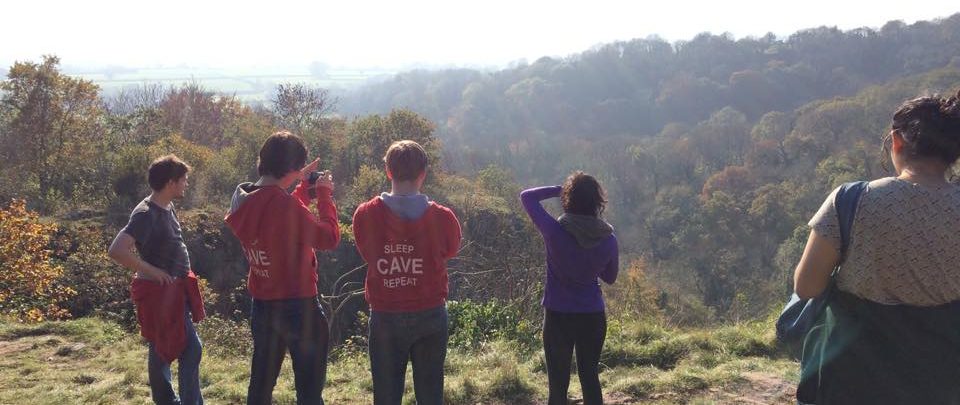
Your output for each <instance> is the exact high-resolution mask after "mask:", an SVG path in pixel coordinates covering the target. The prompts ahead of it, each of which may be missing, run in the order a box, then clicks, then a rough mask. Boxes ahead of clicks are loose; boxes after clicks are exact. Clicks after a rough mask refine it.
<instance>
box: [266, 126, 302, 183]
mask: <svg viewBox="0 0 960 405" xmlns="http://www.w3.org/2000/svg"><path fill="white" fill-rule="evenodd" d="M306 162H307V147H306V146H304V145H303V139H301V138H300V137H299V136H296V135H294V134H292V133H290V132H289V131H279V132H276V133H274V134H273V135H270V137H269V138H267V140H266V141H264V142H263V146H261V147H260V157H259V159H257V173H259V174H260V175H261V176H265V175H270V176H273V177H276V178H278V179H279V178H281V177H283V176H286V175H287V173H290V172H292V171H294V170H300V169H301V168H302V167H303V165H304V164H306Z"/></svg>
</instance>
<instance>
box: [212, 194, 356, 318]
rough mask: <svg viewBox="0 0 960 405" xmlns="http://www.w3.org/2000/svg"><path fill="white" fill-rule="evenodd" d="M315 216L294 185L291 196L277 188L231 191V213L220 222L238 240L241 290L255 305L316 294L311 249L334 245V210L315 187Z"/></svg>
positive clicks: (336, 240) (336, 232)
mask: <svg viewBox="0 0 960 405" xmlns="http://www.w3.org/2000/svg"><path fill="white" fill-rule="evenodd" d="M317 194H318V198H317V211H318V214H317V215H314V214H313V213H312V212H310V209H309V208H307V206H308V204H309V203H310V198H309V197H308V196H307V189H306V187H305V186H304V184H303V183H300V185H299V186H297V188H296V190H294V192H293V194H287V192H286V191H285V190H283V189H282V188H280V187H279V186H264V187H255V186H253V185H252V184H250V183H244V184H241V185H239V186H237V191H236V193H234V196H233V204H232V207H231V211H230V213H229V214H227V216H226V218H224V220H225V221H226V222H227V226H229V227H230V229H231V230H232V231H233V234H234V235H236V236H237V239H240V244H241V245H243V251H244V255H246V257H247V262H248V263H249V264H250V272H249V274H248V275H247V287H248V288H249V289H250V295H251V296H253V298H255V299H258V300H279V299H291V298H308V297H313V296H316V295H317V257H316V254H315V253H314V249H318V250H330V249H333V248H335V247H336V246H337V244H338V243H340V226H339V223H338V222H337V207H336V206H335V205H334V203H333V199H332V198H331V196H330V190H329V189H326V188H317Z"/></svg>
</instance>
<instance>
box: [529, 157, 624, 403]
mask: <svg viewBox="0 0 960 405" xmlns="http://www.w3.org/2000/svg"><path fill="white" fill-rule="evenodd" d="M553 197H560V200H561V202H562V203H563V212H564V213H563V215H561V216H560V218H559V219H554V218H553V217H551V216H550V214H548V213H547V211H546V210H545V209H543V205H541V204H540V202H541V201H543V200H546V199H548V198H553ZM520 201H521V202H522V203H523V208H524V209H525V210H526V211H527V215H529V216H530V219H531V220H533V224H534V225H535V226H536V227H537V230H539V231H540V234H541V235H542V236H543V242H544V245H545V246H546V251H547V282H546V284H545V286H544V294H543V307H544V316H543V351H544V354H545V356H546V360H547V380H548V381H549V384H550V398H549V400H548V402H547V403H548V404H549V405H555V404H563V405H566V404H567V388H568V387H569V385H570V362H571V356H572V354H573V351H574V350H576V353H577V374H578V375H579V376H580V386H581V388H582V389H583V403H584V405H592V404H602V403H603V393H602V392H601V390H600V376H599V369H598V366H599V364H600V351H601V350H602V349H603V341H604V339H605V338H606V336H607V315H606V312H605V306H604V303H603V294H602V293H601V292H600V282H599V281H598V278H599V279H600V280H603V281H604V282H606V283H607V284H613V282H614V281H616V279H617V272H618V271H619V264H620V263H619V249H618V247H617V237H616V236H614V234H613V226H611V225H610V224H609V223H607V222H606V221H604V220H603V219H602V218H601V214H602V213H603V209H604V206H605V205H606V203H607V200H606V194H605V192H604V191H603V187H602V186H601V185H600V182H598V181H597V179H595V178H593V176H590V175H587V174H584V173H583V172H581V171H577V172H574V173H573V174H571V175H570V176H569V177H567V180H566V181H565V182H564V183H563V186H547V187H537V188H531V189H529V190H524V191H523V192H521V193H520Z"/></svg>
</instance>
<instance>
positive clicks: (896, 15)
mask: <svg viewBox="0 0 960 405" xmlns="http://www.w3.org/2000/svg"><path fill="white" fill-rule="evenodd" d="M957 12H960V3H958V2H956V0H949V1H946V0H925V1H919V2H913V1H886V2H881V1H876V0H870V1H865V0H851V1H843V0H804V1H777V0H765V1H761V0H726V1H689V0H665V1H649V0H648V1H642V0H635V1H611V0H578V1H566V0H554V1H540V0H485V1H469V2H468V1H459V0H393V1H373V0H347V1H317V0H314V1H292V0H271V1H260V2H245V1H236V0H234V1H220V0H215V1H211V0H188V1H185V0H166V1H163V2H147V1H142V0H86V1H75V0H72V1H49V0H31V1H16V2H4V3H0V13H2V14H3V15H5V16H6V18H4V19H3V23H2V24H0V62H2V63H10V62H12V61H14V60H39V59H40V56H41V55H44V54H56V55H58V56H60V58H61V61H62V62H63V63H64V64H65V65H75V66H107V65H119V66H129V67H146V66H176V65H187V66H205V67H270V66H294V65H301V66H302V65H305V64H308V63H310V62H311V61H322V62H324V63H326V64H328V65H330V66H333V67H367V68H373V67H384V68H398V67H406V66H412V65H416V64H423V65H434V66H471V67H476V66H492V67H496V66H504V65H507V64H509V63H511V62H514V61H518V60H521V59H525V60H528V61H531V62H532V61H534V60H536V59H537V58H539V57H542V56H567V55H570V54H574V53H578V52H581V51H584V50H587V49H589V48H590V47H592V46H595V45H598V44H601V43H608V42H612V41H616V40H629V39H633V38H646V37H648V36H651V35H658V36H660V37H661V38H664V39H666V40H669V41H671V42H673V41H676V40H683V39H691V38H693V37H694V36H695V35H696V34H698V33H701V32H712V33H715V34H719V33H723V32H729V33H731V34H733V35H734V37H736V38H741V37H745V36H757V37H759V36H763V35H764V34H766V33H768V32H772V33H774V34H775V35H777V36H780V37H786V36H788V35H789V34H791V33H793V32H795V31H797V30H800V29H804V28H811V27H817V26H824V25H825V26H837V27H839V28H841V29H845V30H846V29H852V28H858V27H874V28H879V27H880V26H882V25H883V24H884V23H886V22H887V21H890V20H901V21H904V22H906V23H908V24H910V23H913V22H915V21H917V20H931V19H935V18H941V17H948V16H950V15H952V14H954V13H957Z"/></svg>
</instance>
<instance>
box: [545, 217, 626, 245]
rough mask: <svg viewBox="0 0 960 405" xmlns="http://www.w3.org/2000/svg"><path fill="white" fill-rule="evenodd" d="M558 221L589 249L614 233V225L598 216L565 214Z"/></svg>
mask: <svg viewBox="0 0 960 405" xmlns="http://www.w3.org/2000/svg"><path fill="white" fill-rule="evenodd" d="M557 221H559V222H560V226H562V227H563V229H564V230H565V231H567V233H569V234H570V235H573V237H574V239H576V240H577V244H578V245H580V247H583V248H587V249H589V248H592V247H594V246H597V245H599V244H600V242H603V241H604V240H606V239H607V238H608V237H610V235H611V234H613V225H610V224H609V223H607V221H604V220H602V219H600V218H598V217H593V216H589V215H576V214H563V215H561V216H560V218H558V219H557Z"/></svg>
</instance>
